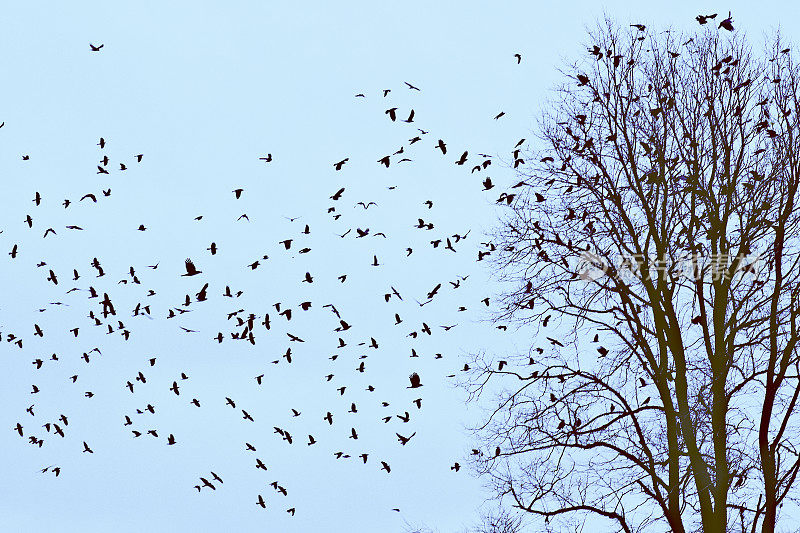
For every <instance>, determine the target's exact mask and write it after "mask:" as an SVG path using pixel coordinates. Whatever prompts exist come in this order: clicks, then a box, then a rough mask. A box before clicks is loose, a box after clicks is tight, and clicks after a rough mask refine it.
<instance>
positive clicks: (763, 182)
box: [466, 21, 800, 533]
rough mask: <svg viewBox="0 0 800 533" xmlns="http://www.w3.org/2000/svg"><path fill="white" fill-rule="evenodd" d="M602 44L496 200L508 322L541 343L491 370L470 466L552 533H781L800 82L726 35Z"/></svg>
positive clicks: (666, 35)
mask: <svg viewBox="0 0 800 533" xmlns="http://www.w3.org/2000/svg"><path fill="white" fill-rule="evenodd" d="M587 45H588V51H589V54H587V55H586V56H584V58H583V59H582V60H580V61H578V62H576V63H575V64H574V65H570V66H569V67H568V68H567V69H565V71H564V73H563V74H564V78H565V82H564V84H563V86H561V87H560V88H559V89H558V90H557V91H556V96H555V98H554V99H553V102H552V104H549V105H548V106H547V110H546V111H545V113H544V115H543V117H542V120H541V121H540V124H539V131H538V132H537V133H538V134H539V139H540V141H541V142H540V144H539V146H540V147H541V150H539V149H536V150H535V151H534V150H533V149H532V150H531V151H529V152H528V153H519V152H516V153H514V166H515V167H518V169H517V170H518V172H520V175H521V177H522V178H523V179H522V181H520V182H519V183H518V184H517V185H515V186H514V187H512V188H511V189H509V190H508V191H507V192H505V193H503V196H501V199H503V200H505V203H508V207H507V209H506V210H505V212H504V213H505V214H504V215H503V216H502V220H501V222H502V223H501V224H500V226H499V229H498V230H497V234H496V235H495V238H494V239H493V242H492V244H491V245H490V246H491V248H492V249H493V250H494V252H493V253H492V255H491V259H493V260H494V265H495V266H496V267H497V272H498V273H499V274H498V276H499V277H500V279H501V280H503V281H505V282H506V283H507V284H506V285H505V286H506V287H510V288H509V289H508V290H507V291H506V292H505V293H504V294H502V295H501V302H502V304H501V305H500V310H499V311H498V314H497V317H496V318H497V320H502V321H510V322H512V323H517V324H520V325H530V326H532V327H534V328H536V330H537V332H538V333H539V334H543V336H545V338H546V339H547V342H542V343H541V344H543V345H544V346H535V347H534V348H532V349H531V352H530V354H525V356H524V357H519V356H517V357H516V358H514V359H510V358H508V357H506V358H505V360H503V361H498V360H496V359H497V358H490V357H487V356H485V355H483V356H480V357H477V358H476V362H475V364H474V365H472V369H471V373H470V374H468V376H469V378H468V379H467V383H466V386H467V387H468V388H469V391H470V393H471V397H472V398H473V399H475V398H478V397H482V398H486V396H488V395H489V394H490V392H491V393H495V394H496V396H495V397H492V408H491V409H490V411H489V412H488V414H487V417H486V420H485V423H484V424H482V425H481V426H480V427H478V428H476V433H477V436H478V438H479V439H480V442H482V445H481V449H480V450H475V457H476V465H477V467H478V469H479V471H480V472H481V473H483V474H484V475H485V476H486V479H488V480H489V483H490V485H491V486H492V487H493V489H494V490H495V491H496V493H497V494H498V495H499V496H501V497H503V499H504V501H508V499H510V502H511V503H512V504H513V505H514V506H515V507H518V508H519V509H522V510H524V511H527V512H528V513H530V514H531V515H534V516H536V515H538V516H539V517H540V518H539V522H538V523H539V524H540V525H541V526H542V529H545V530H554V529H557V528H559V527H566V526H567V525H569V526H570V530H573V529H579V528H581V527H587V528H588V527H589V524H591V529H592V530H598V528H599V529H601V530H608V527H609V525H611V527H612V528H613V529H615V530H618V531H626V532H630V531H673V532H676V533H684V532H686V531H703V532H705V533H714V532H719V533H722V532H724V531H729V530H730V531H733V530H736V531H742V532H743V533H745V532H755V531H758V530H760V531H762V532H765V533H766V532H772V531H775V530H776V527H778V525H779V524H780V523H781V518H783V519H784V520H786V522H785V523H791V522H790V520H789V519H790V518H791V517H790V516H789V515H791V512H792V511H795V512H796V511H797V507H796V497H797V494H796V491H795V490H794V489H795V480H796V476H797V473H798V469H800V449H798V446H800V424H798V417H797V416H796V404H797V400H798V396H799V395H800V358H798V352H797V343H798V340H800V331H799V330H798V324H797V318H798V310H799V309H798V302H797V300H798V298H797V297H798V293H799V292H800V284H799V283H798V273H800V270H799V269H798V260H800V248H799V247H798V243H800V240H798V232H799V231H800V228H798V214H797V212H796V210H795V202H796V200H797V189H798V185H799V184H800V123H799V122H798V111H799V110H798V98H800V70H798V67H797V65H796V64H795V63H794V61H793V58H792V54H791V52H790V51H789V50H788V49H787V48H786V47H785V46H784V45H783V44H782V43H781V38H780V36H779V35H776V36H775V38H774V40H772V41H771V42H770V43H769V44H768V45H767V47H766V49H767V52H766V54H765V55H766V57H763V58H761V57H758V56H757V55H756V54H754V53H753V51H752V50H751V48H750V47H749V45H748V44H747V43H746V41H745V39H744V38H742V36H741V35H740V34H739V33H734V32H728V31H724V30H723V29H716V28H714V27H713V25H712V26H711V27H708V26H706V27H704V28H703V29H701V31H700V32H698V33H697V34H695V35H689V36H687V35H683V36H681V35H678V33H677V32H675V31H667V32H653V31H651V30H650V29H647V28H643V27H636V26H632V27H631V28H620V27H618V26H617V25H615V24H614V23H613V22H610V21H605V22H604V23H602V24H600V25H599V26H598V29H597V30H596V31H594V32H591V34H590V42H589V43H587ZM524 160H528V163H525V162H524ZM531 161H533V163H531ZM509 196H511V198H509ZM542 330H545V331H544V332H543V331H542ZM548 330H549V331H551V332H561V333H560V334H556V333H547V331H548ZM565 330H566V331H567V333H566V335H565V334H564V333H563V332H564V331H565ZM542 340H543V341H544V339H542ZM784 505H786V508H784ZM591 517H594V518H591ZM795 519H796V515H795ZM587 520H588V522H587ZM794 523H795V524H796V522H794ZM598 524H600V526H599V527H598Z"/></svg>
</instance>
